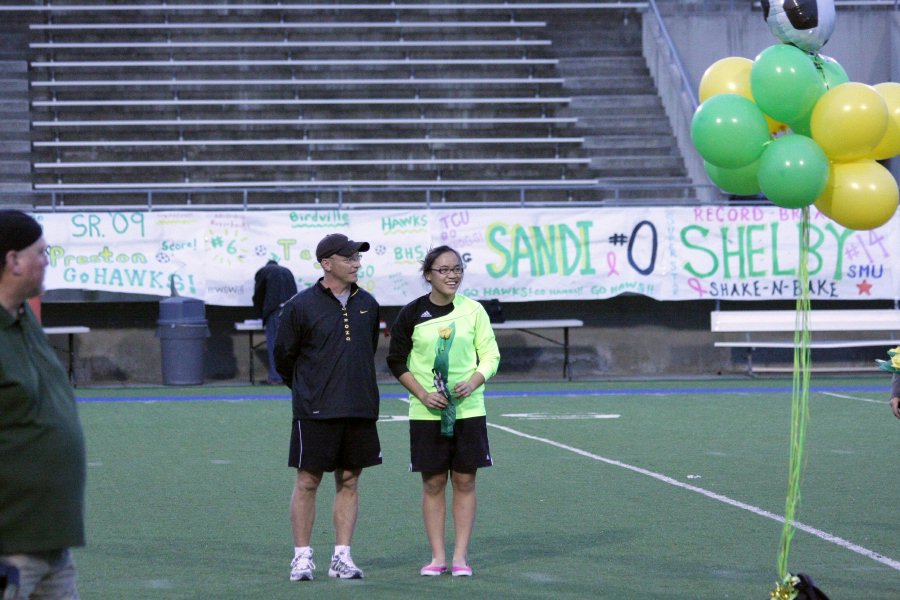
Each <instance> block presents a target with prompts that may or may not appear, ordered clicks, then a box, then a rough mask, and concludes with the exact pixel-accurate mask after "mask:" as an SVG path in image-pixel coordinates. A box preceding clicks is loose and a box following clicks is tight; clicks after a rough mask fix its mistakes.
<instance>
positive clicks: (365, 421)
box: [275, 233, 381, 581]
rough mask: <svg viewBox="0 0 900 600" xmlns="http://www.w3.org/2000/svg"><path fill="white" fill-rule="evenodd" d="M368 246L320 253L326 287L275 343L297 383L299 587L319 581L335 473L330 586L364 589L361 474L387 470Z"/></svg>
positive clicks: (289, 313)
mask: <svg viewBox="0 0 900 600" xmlns="http://www.w3.org/2000/svg"><path fill="white" fill-rule="evenodd" d="M368 249H369V244H368V243H367V242H354V241H353V240H350V239H348V238H347V236H345V235H343V234H337V233H335V234H331V235H327V236H325V237H324V238H323V239H322V241H320V242H319V245H318V246H317V247H316V259H317V260H318V261H319V263H320V264H321V265H322V270H323V271H324V272H325V275H324V277H322V278H321V279H319V280H318V281H317V282H316V284H315V285H313V286H310V287H309V288H307V289H305V290H303V291H302V292H300V293H299V294H297V295H296V296H294V297H293V298H291V299H290V300H288V301H287V302H286V303H285V304H284V308H283V309H282V312H281V325H280V327H279V328H278V335H277V337H276V341H275V365H276V367H277V369H278V373H279V374H280V375H281V376H282V377H283V378H284V380H285V381H288V382H290V386H291V391H292V398H293V426H292V429H291V447H290V458H289V460H288V464H289V465H290V466H292V467H294V468H296V469H297V479H296V482H295V484H294V491H293V493H292V495H291V529H292V531H293V536H294V560H293V561H292V562H291V576H290V579H291V581H302V580H309V579H312V578H313V570H314V569H315V568H316V567H315V564H314V563H313V561H312V548H311V547H310V537H311V534H312V527H313V522H314V520H315V508H316V491H317V490H318V488H319V484H320V483H321V481H322V475H323V472H325V471H333V472H334V481H335V488H336V492H335V497H334V526H335V548H334V554H333V555H332V558H331V565H330V568H329V569H328V575H329V576H330V577H339V578H341V579H359V578H362V577H363V572H362V570H361V569H359V568H358V567H357V566H356V565H355V564H354V563H353V559H352V558H351V557H350V541H351V538H352V537H353V531H354V529H355V528H356V518H357V513H358V510H359V492H358V483H359V476H360V473H361V472H362V469H363V468H365V467H370V466H374V465H378V464H381V445H380V442H379V440H378V431H377V429H376V426H375V424H376V422H377V420H378V404H379V396H378V385H377V383H376V379H375V349H376V347H377V344H378V333H379V323H380V321H379V314H378V311H379V306H378V303H377V302H376V301H375V298H373V297H372V295H371V294H369V293H368V292H366V291H365V290H362V289H360V288H359V286H358V285H357V283H356V282H357V279H358V278H357V271H358V270H359V268H360V254H359V253H360V252H365V251H366V250H368Z"/></svg>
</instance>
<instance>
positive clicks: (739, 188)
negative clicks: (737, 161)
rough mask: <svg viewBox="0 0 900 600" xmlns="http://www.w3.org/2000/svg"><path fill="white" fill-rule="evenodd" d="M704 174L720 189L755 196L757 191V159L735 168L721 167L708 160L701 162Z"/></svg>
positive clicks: (740, 194)
mask: <svg viewBox="0 0 900 600" xmlns="http://www.w3.org/2000/svg"><path fill="white" fill-rule="evenodd" d="M703 167H704V168H705V169H706V174H707V175H709V178H710V179H711V180H712V182H713V183H715V184H716V185H717V186H719V188H721V189H722V191H724V192H727V193H729V194H735V195H737V196H755V195H756V194H758V193H759V179H758V178H757V173H758V172H759V161H758V160H755V161H753V162H752V163H750V164H749V165H747V166H744V167H738V168H737V169H723V168H721V167H717V166H716V165H711V164H709V163H708V162H705V163H703Z"/></svg>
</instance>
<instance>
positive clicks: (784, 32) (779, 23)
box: [760, 0, 834, 52]
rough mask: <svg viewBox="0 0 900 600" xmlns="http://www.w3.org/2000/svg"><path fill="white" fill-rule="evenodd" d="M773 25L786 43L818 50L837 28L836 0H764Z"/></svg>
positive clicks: (809, 50) (767, 14) (766, 18)
mask: <svg viewBox="0 0 900 600" xmlns="http://www.w3.org/2000/svg"><path fill="white" fill-rule="evenodd" d="M760 4H762V9H763V18H764V19H765V20H766V23H767V24H768V25H769V29H770V30H771V31H772V33H773V34H774V35H775V37H777V38H778V39H779V40H781V41H782V42H784V43H785V44H793V45H794V46H797V47H798V48H800V49H801V50H804V51H806V52H817V51H818V50H819V48H821V47H822V46H824V45H825V43H826V42H827V41H828V38H830V37H831V32H832V31H834V0H761V2H760Z"/></svg>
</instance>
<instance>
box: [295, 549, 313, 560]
mask: <svg viewBox="0 0 900 600" xmlns="http://www.w3.org/2000/svg"><path fill="white" fill-rule="evenodd" d="M298 556H312V548H311V547H310V546H294V558H297V557H298Z"/></svg>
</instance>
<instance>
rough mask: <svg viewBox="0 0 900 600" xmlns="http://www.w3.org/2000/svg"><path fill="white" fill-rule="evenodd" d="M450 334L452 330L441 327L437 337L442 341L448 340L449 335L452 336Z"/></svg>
mask: <svg viewBox="0 0 900 600" xmlns="http://www.w3.org/2000/svg"><path fill="white" fill-rule="evenodd" d="M452 333H453V330H452V329H450V328H449V327H441V328H440V329H439V330H438V335H439V336H441V339H443V340H449V339H450V334H452Z"/></svg>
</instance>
